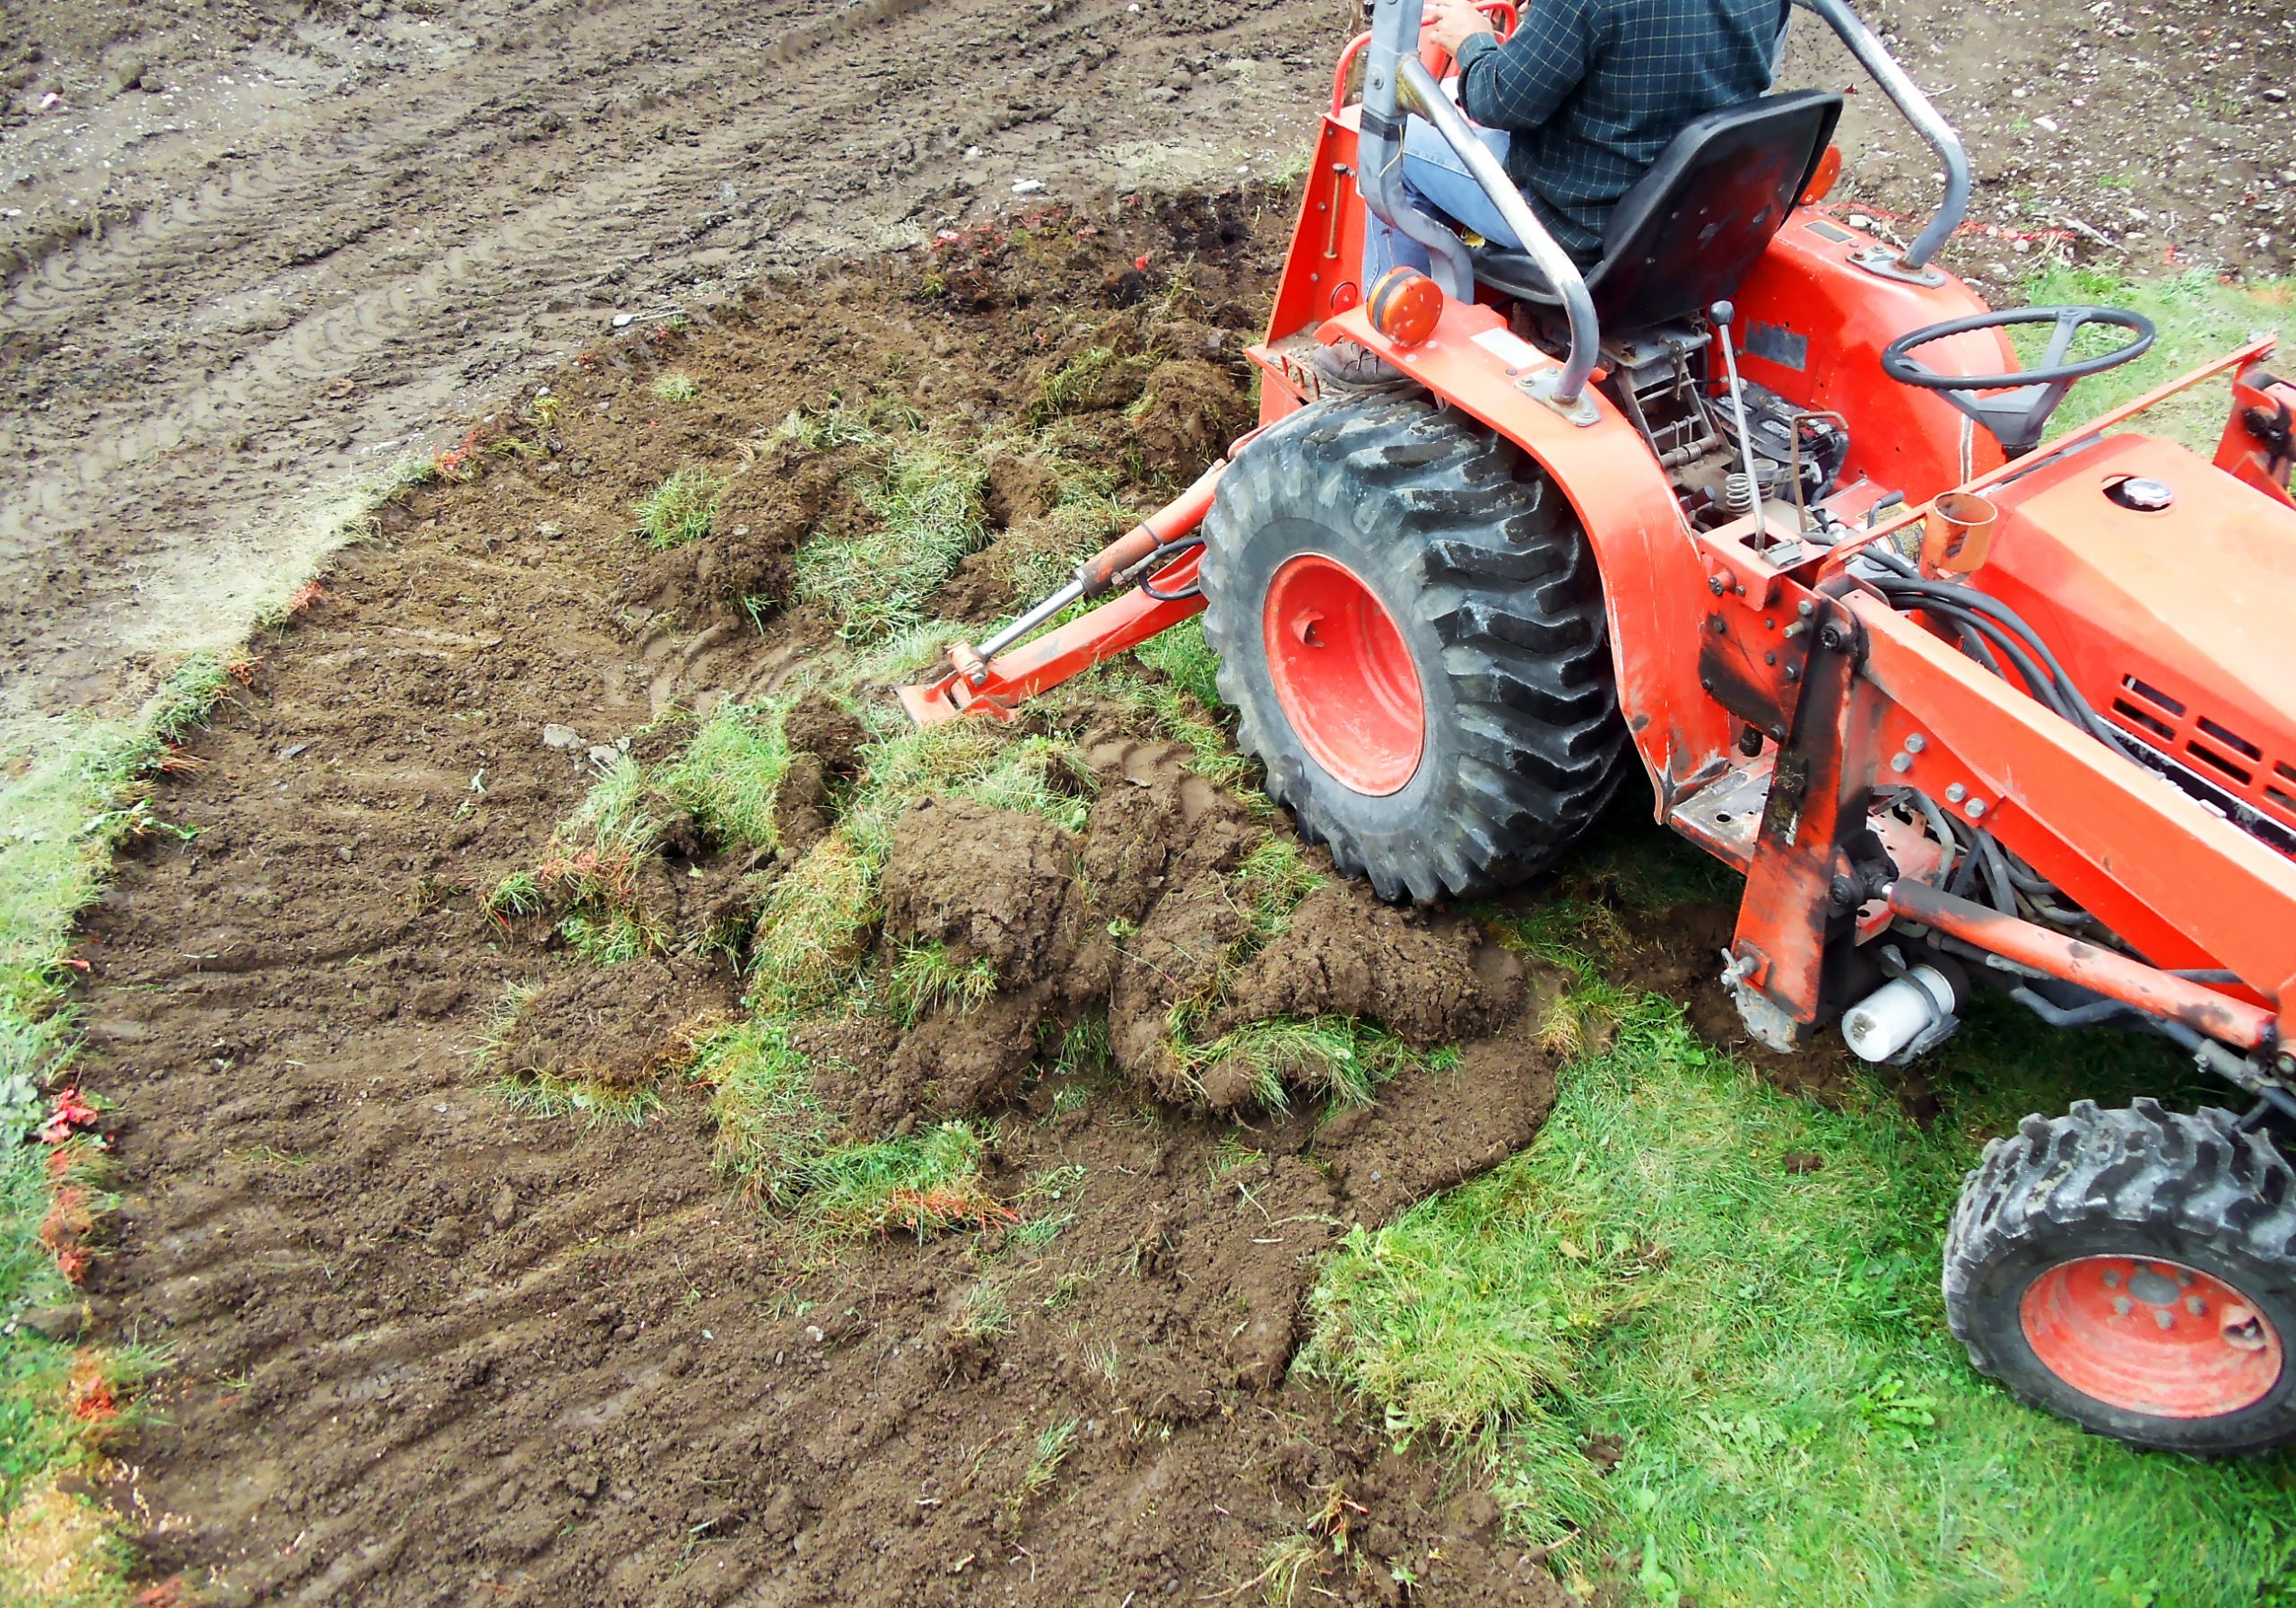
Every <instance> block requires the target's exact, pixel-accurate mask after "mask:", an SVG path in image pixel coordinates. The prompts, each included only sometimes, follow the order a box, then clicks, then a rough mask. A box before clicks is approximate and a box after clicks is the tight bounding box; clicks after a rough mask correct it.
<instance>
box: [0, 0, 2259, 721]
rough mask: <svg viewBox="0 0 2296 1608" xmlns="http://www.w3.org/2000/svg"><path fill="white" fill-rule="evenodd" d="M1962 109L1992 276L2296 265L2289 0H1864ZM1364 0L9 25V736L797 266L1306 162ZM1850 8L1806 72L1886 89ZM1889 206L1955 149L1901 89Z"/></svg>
mask: <svg viewBox="0 0 2296 1608" xmlns="http://www.w3.org/2000/svg"><path fill="white" fill-rule="evenodd" d="M1867 10H1868V12H1869V13H1870V15H1871V17H1872V20H1873V21H1874V22H1875V23H1876V24H1877V26H1880V27H1881V28H1883V30H1885V31H1886V32H1888V33H1889V34H1890V35H1891V37H1892V39H1893V41H1894V42H1895V43H1896V44H1897V46H1898V47H1899V48H1900V52H1901V54H1902V55H1903V56H1904V57H1905V59H1906V60H1907V61H1908V62H1909V65H1910V66H1911V67H1912V69H1913V70H1914V72H1915V73H1917V74H1918V75H1919V76H1920V77H1921V78H1922V79H1923V80H1924V81H1925V82H1926V83H1928V84H1930V85H1931V86H1932V87H1933V88H1934V89H1935V91H1937V94H1938V99H1939V101H1940V103H1941V105H1942V106H1943V107H1944V109H1945V110H1946V111H1947V113H1948V114H1949V115H1950V116H1952V117H1955V118H1956V119H1957V120H1959V121H1960V123H1961V126H1962V127H1963V128H1964V130H1965V131H1966V132H1967V134H1968V135H1969V137H1970V143H1971V146H1972V149H1973V151H1974V152H1975V156H1976V161H1977V167H1978V171H1979V179H1980V185H1979V196H1978V204H1977V210H1976V216H1977V217H1978V218H1979V219H1980V220H1982V221H1983V222H1986V224H1987V226H1988V229H1989V230H1991V231H1992V232H1987V233H1983V234H1979V235H1976V236H1973V237H1971V238H1970V239H1969V240H1968V241H1967V242H1966V245H1965V248H1964V249H1963V251H1962V253H1961V262H1962V265H1964V266H1965V267H1968V268H1970V269H1971V270H1973V271H1975V272H1978V273H1979V274H1985V275H1987V276H1988V277H1989V278H1990V279H1992V280H1993V281H1995V282H2013V281H2014V280H2016V279H2017V278H2018V277H2020V276H2021V274H2022V272H2023V270H2024V267H2025V266H2026V265H2027V263H2028V261H2029V260H2031V254H2032V253H2033V252H2035V251H2040V252H2043V253H2048V252H2063V251H2070V252H2072V253H2074V254H2075V255H2077V256H2081V257H2083V258H2084V259H2092V260H2095V261H2097V262H2098V263H2099V264H2100V265H2103V266H2106V267H2109V268H2115V269H2121V268H2127V269H2132V270H2135V271H2138V272H2152V271H2159V270H2161V269H2163V268H2165V267H2170V266H2176V265H2198V266H2203V267H2222V268H2228V269H2232V270H2239V271H2248V270H2272V269H2277V270H2279V271H2283V272H2284V271H2286V270H2287V268H2288V267H2289V265H2291V263H2292V262H2296V256H2292V249H2296V248H2292V232H2296V223H2292V221H2291V219H2290V217H2289V215H2288V208H2289V204H2290V200H2291V197H2292V195H2296V168H2292V166H2291V159H2290V156H2289V152H2290V151H2291V149H2292V147H2296V105H2292V103H2291V101H2290V100H2289V99H2288V95H2289V85H2288V82H2287V67H2288V64H2289V62H2290V60H2291V59H2292V46H2296V16H2292V14H2291V13H2289V11H2288V9H2287V8H2286V7H2285V6H2283V5H2280V4H2275V3H2274V0H2240V3H2239V4H2218V3H2217V0H2162V3H2161V4H2150V5H2144V6H2135V5H2130V4H2121V3H2119V0H2107V3H2106V4H2096V5H2087V4H2071V3H2070V0H2028V3H2024V4H1986V5H1981V6H1964V5H1960V4H1944V0H1877V3H1876V4H1873V5H1871V6H1869V7H1868V8H1867ZM1353 20H1354V5H1353V4H1352V0H1281V3H1279V4H1264V5H1254V6H1246V7H1221V6H1216V5H1213V4H1206V3H1205V0H1142V3H1141V4H1129V3H1128V0H1050V3H1049V4H1008V3H1005V0H940V3H936V4H930V5H926V4H918V3H917V0H860V3H858V4H845V3H843V0H784V3H780V4H732V3H728V0H471V3H469V4H453V5H448V4H436V3H430V4H425V3H422V0H361V3H354V0H309V3H304V0H152V3H150V4H133V5H130V4H88V3H86V0H4V3H0V97H4V99H0V274H4V282H0V465H4V467H0V597H4V600H5V601H4V603H0V729H21V728H22V726H23V725H24V723H25V722H26V721H27V719H28V718H29V717H31V716H33V715H34V714H37V713H46V712H54V711H57V710H60V709H66V708H78V707H83V706H87V705H91V704H100V705H117V704H118V703H119V702H121V701H122V700H132V699H134V698H135V697H137V696H139V695H140V694H141V693H142V692H143V691H145V690H146V689H147V688H148V686H149V684H150V682H151V676H152V666H153V664H154V662H155V661H160V660H164V659H166V658H168V657H170V656H173V655H176V654H179V653H180V652H182V651H184V650H185V649H187V648H190V647H194V646H200V645H213V644H215V643H219V642H222V641H226V640H229V639H231V638H232V636H233V635H234V634H235V633H236V632H237V631H238V630H239V629H240V628H241V626H242V625H243V624H244V622H245V621H246V619H247V618H248V615H249V613H251V612H252V610H253V608H254V607H255V606H256V605H257V604H258V603H259V602H262V601H265V600H269V599H273V598H275V597H276V596H278V595H281V594H282V593H283V591H284V590H286V589H287V588H288V587H291V585H293V584H294V582H295V581H296V580H299V579H300V577H301V575H302V574H303V573H304V572H305V571H306V570H307V569H308V568H309V565H310V563H311V562H312V561H313V557H314V554H315V553H316V552H318V551H320V550H322V549H323V548H324V546H325V545H326V543H327V542H328V541H329V540H330V539H331V537H332V535H333V533H334V532H335V529H336V527H337V526H339V524H340V521H341V517H342V515H343V512H344V501H343V499H344V497H345V495H346V494H347V493H349V492H351V491H354V490H355V489H356V488H357V487H358V486H360V485H361V483H363V482H371V481H373V480H374V479H376V478H377V477H378V476H379V475H381V474H384V473H386V472H387V467H388V465H390V464H391V463H392V462H393V461H394V460H395V459H396V457H397V456H399V454H400V453H402V452H403V451H404V450H406V449H407V448H408V447H409V445H410V444H417V445H422V446H430V445H435V444H436V438H437V436H438V434H439V431H440V430H442V428H443V427H444V424H445V422H446V421H448V420H450V419H452V418H454V417H456V416H457V415H459V414H460V413H465V412H470V411H474V410H476V409H478V408H480V407H482V406H483V405H484V404H486V402H487V400H488V399H489V398H496V397H500V395H503V394H505V393H506V392H507V391H508V390H509V389H510V388H511V387H513V386H514V385H515V384H516V383H517V382H518V381H519V380H521V379H525V378H531V377H532V376H534V375H535V374H537V373H540V372H544V371H546V370H548V369H550V368H551V367H552V365H554V364H555V363H557V362H559V361H562V360H563V359H564V358H565V357H567V356H569V355H570V354H571V353H573V352H578V351H579V350H582V349H584V348H587V347H588V346H591V345H594V344H596V343H597V342H598V341H599V340H600V339H601V338H602V337H603V336H604V334H605V333H606V332H607V331H608V329H609V328H610V326H611V323H612V320H613V317H615V316H617V315H633V316H636V317H653V316H657V315H660V314H662V313H665V312H666V311H668V310H670V309H674V308H679V307H693V306H698V305H706V304H708V303H709V301H710V300H712V299H714V298H716V297H718V296H721V295H723V294H724V293H726V291H727V290H728V289H730V288H732V287H735V286H737V285H739V284H741V283H742V282H745V281H746V280H748V279H749V278H751V277H752V276H753V275H754V274H756V273H757V272H759V271H760V270H761V268H762V267H764V266H766V265H772V264H777V263H789V262H796V261H806V260H813V259H815V258H818V257H820V256H823V255H824V254H827V255H837V254H841V253H846V252H850V251H854V250H857V249H863V248H875V247H883V246H887V245H892V244H900V243H909V242H914V241H916V240H917V239H920V238H922V237H923V236H924V235H926V234H927V233H929V232H930V231H931V230H934V229H935V228H937V227H940V226H942V225H944V224H945V223H949V222H960V223H961V222H973V221H976V220H977V219H978V218H979V217H980V216H982V215H984V214H985V213H987V212H988V211H990V210H993V209H994V208H995V207H996V206H997V205H999V204H1010V203H1011V202H1012V200H1013V187H1014V186H1015V185H1019V184H1028V183H1038V184H1042V185H1044V186H1045V187H1047V188H1046V191H1045V193H1046V194H1047V195H1048V196H1058V197H1061V198H1065V199H1071V200H1084V199H1087V198H1089V197H1091V196H1097V195H1100V194H1103V193H1106V192H1110V191H1119V190H1126V189H1133V188H1138V187H1150V188H1170V187H1185V186H1205V185H1212V184H1224V183H1231V182H1234V180H1235V179H1236V178H1237V177H1238V175H1239V169H1248V170H1249V173H1251V174H1253V175H1262V176H1264V175H1265V174H1267V173H1269V172H1271V171H1274V170H1278V169H1282V168H1283V165H1284V164H1285V163H1287V162H1289V161H1293V160H1296V153H1297V152H1299V151H1300V149H1301V148H1302V145H1303V142H1304V140H1305V138H1306V136H1307V135H1308V132H1309V129H1310V127H1311V126H1312V119H1313V117H1314V116H1315V115H1316V111H1317V109H1318V107H1319V106H1320V105H1321V104H1322V101H1323V99H1324V96H1325V94H1326V85H1327V83H1328V76H1327V75H1328V73H1329V68H1330V63H1331V60H1332V56H1333V52H1334V50H1335V47H1336V46H1337V44H1338V42H1339V40H1340V39H1342V38H1343V37H1344V34H1345V32H1346V30H1348V29H1349V27H1350V26H1352V22H1353ZM1816 33H1817V30H1816V29H1815V27H1814V25H1813V23H1812V22H1810V20H1808V19H1806V18H1805V19H1803V20H1802V21H1800V22H1797V24H1796V43H1795V45H1794V47H1793V54H1792V59H1791V61H1790V62H1789V64H1788V70H1787V79H1788V80H1789V81H1792V82H1796V83H1839V84H1842V85H1845V86H1848V85H1853V84H1857V83H1859V79H1858V76H1857V74H1856V73H1855V71H1854V69H1852V67H1851V66H1850V65H1849V64H1848V61H1847V58H1846V57H1845V56H1843V55H1842V54H1841V52H1840V51H1839V49H1838V48H1835V47H1834V46H1833V45H1832V44H1831V41H1830V40H1820V39H1817V38H1816ZM1844 144H1845V147H1846V149H1847V151H1848V155H1849V160H1850V165H1851V172H1852V175H1853V182H1854V183H1856V184H1857V187H1858V192H1857V193H1859V194H1861V195H1864V196H1870V197H1871V198H1872V199H1873V201H1874V204H1876V205H1877V206H1879V207H1882V208H1883V209H1886V211H1887V212H1888V213H1892V214H1902V215H1911V214H1914V213H1918V210H1919V209H1920V208H1921V207H1922V206H1924V205H1926V204H1927V203H1928V201H1929V199H1930V197H1931V196H1933V194H1934V191H1933V190H1932V187H1931V180H1930V173H1931V170H1932V164H1931V162H1930V160H1929V158H1928V157H1927V155H1926V153H1925V152H1922V151H1921V150H1920V149H1919V148H1918V146H1917V145H1916V144H1915V143H1913V142H1912V141H1911V140H1910V139H1909V136H1907V135H1905V134H1904V133H1903V132H1902V130H1901V129H1900V127H1898V126H1896V125H1895V124H1894V123H1893V121H1892V117H1891V116H1890V114H1889V113H1888V111H1887V109H1886V108H1885V107H1884V106H1883V105H1882V103H1881V101H1880V99H1879V97H1878V96H1876V95H1875V94H1874V92H1873V91H1872V90H1871V88H1870V87H1865V88H1863V89H1861V90H1860V91H1859V92H1858V94H1857V96H1856V98H1854V100H1853V101H1852V106H1851V113H1850V116H1849V117H1848V122H1847V124H1846V126H1845V134H1844Z"/></svg>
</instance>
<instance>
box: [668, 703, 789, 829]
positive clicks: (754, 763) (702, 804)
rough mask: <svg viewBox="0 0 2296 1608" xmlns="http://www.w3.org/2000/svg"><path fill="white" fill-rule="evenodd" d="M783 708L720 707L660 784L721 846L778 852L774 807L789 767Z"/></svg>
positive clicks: (671, 798)
mask: <svg viewBox="0 0 2296 1608" xmlns="http://www.w3.org/2000/svg"><path fill="white" fill-rule="evenodd" d="M783 713H784V711H783V710H782V708H779V707H776V706H768V707H765V708H747V707H744V706H741V705H736V704H732V703H727V704H724V705H722V706H720V707H719V708H718V709H717V710H716V711H715V712H714V713H713V714H712V715H711V716H710V717H709V720H708V721H707V722H706V723H704V725H703V726H702V727H701V729H700V731H698V732H696V733H695V734H694V736H693V741H692V742H691V743H688V744H687V746H686V749H685V752H683V753H682V754H680V755H679V756H678V757H677V759H676V760H675V761H673V762H672V763H670V764H669V765H667V766H665V767H664V768H663V769H662V771H661V773H660V775H659V776H658V777H657V778H655V785H656V786H657V787H659V788H660V790H661V792H662V793H663V795H665V797H667V798H668V799H669V800H670V801H671V802H672V803H674V804H677V805H678V806H679V807H680V808H682V809H684V810H687V811H690V812H691V813H692V815H693V818H694V819H695V820H696V821H699V822H700V824H701V830H703V831H705V832H707V833H708V834H709V837H710V838H711V839H713V840H714V841H716V842H718V843H720V844H726V845H739V846H742V847H750V848H778V847H780V837H779V834H778V832H777V831H776V830H774V821H773V806H774V801H775V799H776V798H777V797H778V795H779V794H780V791H781V779H782V778H783V777H784V776H786V775H787V773H788V769H789V743H788V740H787V738H786V737H785V736H784V735H783V734H782V730H781V717H782V715H783Z"/></svg>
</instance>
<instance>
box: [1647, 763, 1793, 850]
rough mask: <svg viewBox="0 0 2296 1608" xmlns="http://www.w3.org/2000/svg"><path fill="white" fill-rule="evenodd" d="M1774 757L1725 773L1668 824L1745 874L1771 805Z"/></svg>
mask: <svg viewBox="0 0 2296 1608" xmlns="http://www.w3.org/2000/svg"><path fill="white" fill-rule="evenodd" d="M1773 763H1774V761H1773V759H1772V756H1771V755H1770V754H1767V753H1765V754H1763V755H1762V756H1761V758H1760V759H1756V760H1752V761H1748V762H1747V763H1745V764H1744V765H1740V766H1737V767H1735V768H1734V769H1731V770H1729V771H1726V772H1725V773H1724V774H1723V775H1722V776H1721V777H1719V778H1717V779H1716V780H1714V781H1710V782H1709V783H1707V784H1706V786H1704V787H1700V789H1699V790H1698V791H1697V792H1695V793H1693V794H1692V795H1690V796H1689V797H1688V798H1685V799H1683V801H1682V802H1681V803H1680V804H1676V805H1675V806H1674V808H1673V809H1672V810H1669V811H1668V812H1667V813H1666V821H1667V824H1669V825H1670V826H1672V827H1673V828H1674V830H1676V831H1678V832H1680V833H1682V835H1683V837H1685V838H1688V839H1690V840H1691V841H1692V842H1693V843H1695V844H1697V845H1698V846H1699V847H1700V848H1703V849H1704V850H1706V852H1707V853H1709V854H1710V855H1712V856H1714V857H1715V858H1717V859H1718V860H1723V861H1726V862H1727V863H1728V864H1730V865H1735V866H1736V867H1737V868H1738V869H1739V870H1740V871H1744V869H1745V868H1746V866H1747V865H1749V864H1750V863H1752V859H1753V855H1754V836H1755V834H1756V833H1757V832H1759V831H1760V830H1761V813H1762V806H1763V805H1764V804H1768V803H1769V801H1770V769H1771V767H1772V765H1773Z"/></svg>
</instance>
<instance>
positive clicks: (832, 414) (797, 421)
mask: <svg viewBox="0 0 2296 1608" xmlns="http://www.w3.org/2000/svg"><path fill="white" fill-rule="evenodd" d="M773 435H774V439H776V440H781V441H795V442H796V443H798V444H799V445H800V446H802V447H804V448H806V449H807V450H808V451H812V452H826V451H830V450H832V449H834V448H839V447H882V446H883V445H884V444H885V436H884V433H883V431H882V430H879V429H878V428H877V427H876V425H875V423H874V422H873V421H872V420H871V419H870V418H869V417H868V416H867V413H866V411H865V410H863V409H858V408H849V407H846V406H844V405H843V404H839V405H837V406H834V407H826V408H795V409H792V410H791V411H790V412H789V413H787V415H785V416H784V417H783V419H782V421H781V422H780V423H779V424H778V425H777V426H775V427H774V431H773Z"/></svg>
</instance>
